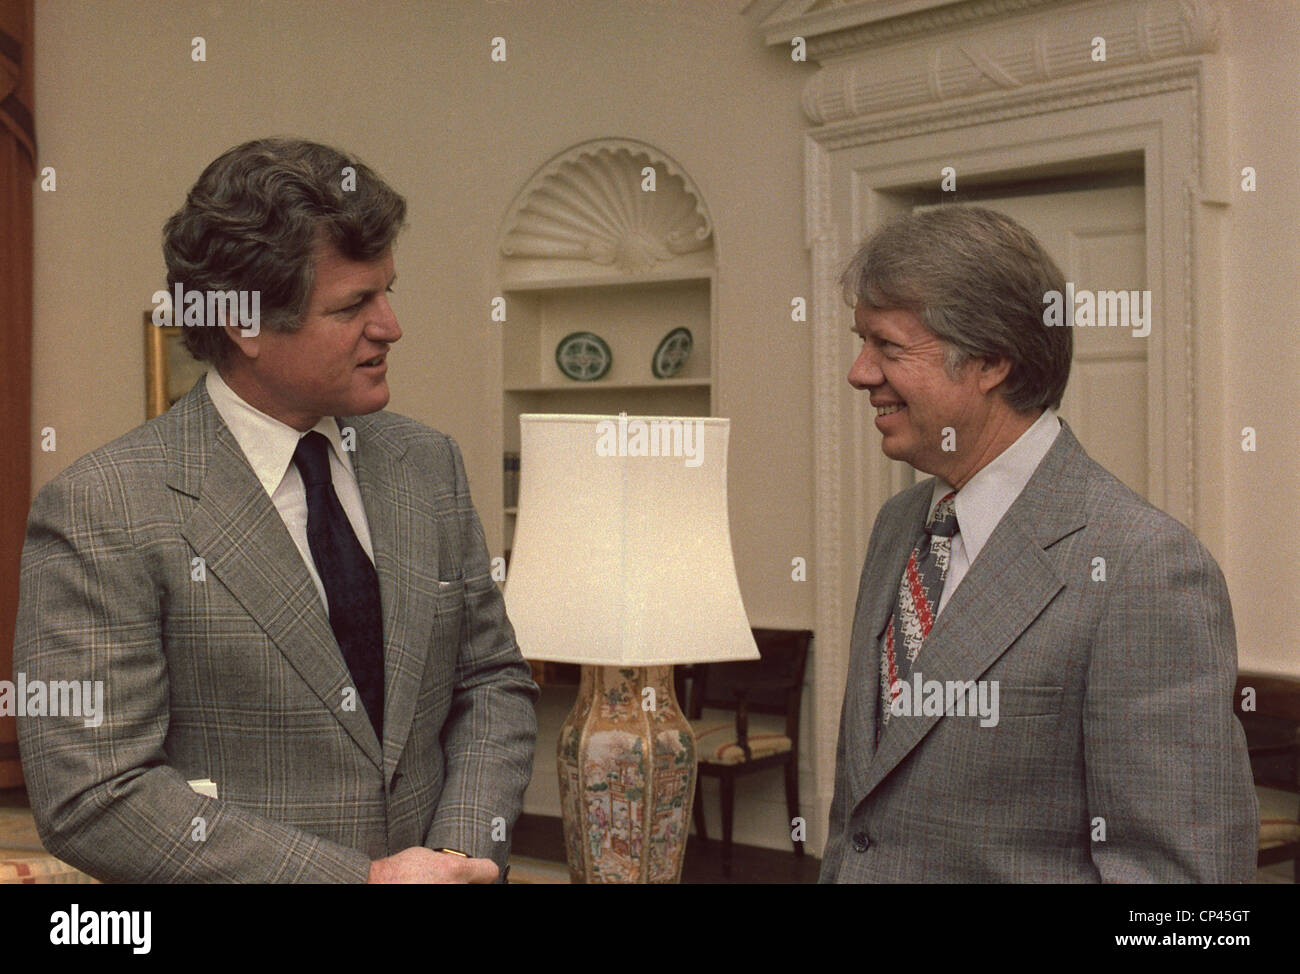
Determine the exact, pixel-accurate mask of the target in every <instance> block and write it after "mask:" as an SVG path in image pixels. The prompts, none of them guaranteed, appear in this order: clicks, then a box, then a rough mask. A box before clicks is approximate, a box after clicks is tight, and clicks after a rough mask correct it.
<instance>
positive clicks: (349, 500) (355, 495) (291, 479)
mask: <svg viewBox="0 0 1300 974" xmlns="http://www.w3.org/2000/svg"><path fill="white" fill-rule="evenodd" d="M206 381H207V384H208V396H209V397H211V399H212V405H214V406H216V407H217V412H218V413H220V414H221V418H222V419H223V420H224V421H225V423H226V425H227V426H228V427H230V432H231V433H232V434H234V437H235V442H236V443H238V444H239V448H240V449H241V450H243V451H244V457H245V458H246V459H247V460H248V463H249V466H251V467H252V468H253V473H254V474H256V475H257V479H258V480H260V481H261V482H262V486H263V487H264V488H266V493H267V496H269V497H270V498H271V503H272V504H274V505H275V509H276V510H277V511H279V512H280V519H281V520H282V521H284V526H285V527H286V528H288V529H289V536H290V537H292V538H293V543H294V544H296V545H297V546H298V553H299V554H301V555H302V560H303V563H304V564H305V565H306V566H307V572H308V573H309V574H310V575H311V580H312V581H313V582H315V583H316V591H318V592H319V593H320V599H321V602H322V603H324V605H325V611H326V612H328V611H329V599H328V598H326V596H325V585H324V584H323V583H322V582H321V580H320V575H319V574H318V573H317V571H316V562H315V561H313V560H312V556H311V545H310V544H309V543H308V541H307V490H306V488H305V487H304V486H303V482H302V474H300V473H299V472H298V467H297V465H296V464H294V462H293V454H294V451H295V450H296V449H298V440H300V439H301V438H302V437H304V436H306V435H307V433H299V432H298V431H297V430H296V429H294V428H293V427H292V426H289V425H287V424H286V423H282V422H280V421H279V420H278V419H275V418H273V417H271V416H268V415H267V414H266V413H264V412H262V411H261V410H260V409H254V408H253V407H252V406H250V405H249V404H248V403H246V402H244V400H243V399H241V398H239V396H238V394H236V393H235V391H234V390H233V389H231V388H230V386H228V385H226V383H225V381H224V380H223V379H222V378H221V376H220V375H219V374H217V370H216V369H209V370H208V374H207V380H206ZM313 431H314V432H317V433H321V434H322V435H324V437H325V439H327V440H329V442H330V447H331V449H330V454H329V456H330V477H331V479H332V480H333V481H334V493H335V494H337V495H338V499H339V504H340V506H342V508H343V513H345V514H346V515H347V516H348V521H350V522H351V524H352V530H353V531H354V532H355V533H356V536H357V540H358V541H360V542H361V547H362V548H363V549H365V552H366V555H367V557H369V558H370V560H371V562H373V561H374V560H375V552H374V549H373V548H372V547H371V543H370V523H369V522H368V521H367V520H366V509H365V507H364V505H362V503H361V488H360V487H359V486H358V485H357V477H356V474H355V473H353V471H352V459H351V457H349V456H348V453H347V451H346V450H344V449H343V437H342V436H341V435H340V433H339V424H338V421H337V420H335V419H334V417H333V416H323V417H321V420H320V422H319V423H317V424H316V425H315V426H314V427H312V429H310V430H308V431H307V432H308V433H310V432H313Z"/></svg>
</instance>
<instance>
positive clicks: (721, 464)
mask: <svg viewBox="0 0 1300 974" xmlns="http://www.w3.org/2000/svg"><path fill="white" fill-rule="evenodd" d="M519 425H520V434H521V441H520V461H519V467H520V492H519V514H518V521H517V523H516V526H515V536H514V545H513V549H512V553H511V559H510V570H509V574H508V576H507V580H506V592H505V600H506V610H507V612H508V613H509V615H510V621H511V623H513V625H514V627H515V634H516V637H517V639H518V642H519V647H520V649H521V650H522V652H523V654H524V656H525V657H526V658H528V659H533V660H550V661H556V662H567V663H586V664H591V665H598V666H663V665H669V664H673V663H689V662H710V661H719V660H738V659H757V658H758V656H759V653H758V648H757V646H755V644H754V637H753V634H752V633H751V632H750V627H749V620H748V618H747V617H746V615H745V607H744V604H743V603H742V601H741V598H740V586H739V585H738V584H737V582H736V567H735V562H734V561H733V559H732V554H731V531H730V527H729V525H728V520H727V437H728V433H729V430H730V420H727V419H716V418H694V417H680V416H626V415H619V416H571V415H555V414H525V415H523V416H520V417H519Z"/></svg>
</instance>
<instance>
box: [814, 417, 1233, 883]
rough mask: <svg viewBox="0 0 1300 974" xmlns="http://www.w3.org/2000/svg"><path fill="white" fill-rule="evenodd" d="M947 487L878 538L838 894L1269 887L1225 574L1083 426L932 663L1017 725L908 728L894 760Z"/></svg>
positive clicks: (1057, 447)
mask: <svg viewBox="0 0 1300 974" xmlns="http://www.w3.org/2000/svg"><path fill="white" fill-rule="evenodd" d="M932 487H933V481H932V480H930V481H926V482H924V483H921V484H918V485H916V486H914V487H911V488H909V489H908V490H905V491H903V492H902V493H901V494H898V495H897V496H895V497H894V498H892V499H891V500H890V501H889V502H888V503H886V504H885V506H884V507H883V508H882V509H881V511H880V515H879V517H877V519H876V524H875V528H874V529H873V531H872V536H871V542H870V545H869V547H868V550H867V558H866V564H865V566H864V568H863V572H862V585H861V588H860V591H859V595H858V604H857V615H856V618H855V620H854V626H853V637H852V650H851V652H852V655H851V660H850V664H849V674H848V686H847V689H846V691H845V695H844V706H843V711H842V714H841V726H840V739H839V747H838V753H837V770H836V779H835V796H834V799H833V803H832V808H831V815H830V831H829V840H828V843H827V846H826V850H825V853H824V858H823V864H822V872H821V879H822V881H823V882H826V881H839V882H1097V881H1156V882H1168V881H1188V880H1196V881H1207V882H1230V881H1246V880H1250V879H1252V878H1253V876H1254V862H1255V848H1256V836H1257V834H1258V818H1257V814H1258V812H1257V808H1256V799H1255V792H1254V788H1253V786H1252V779H1251V773H1250V767H1249V764H1248V762H1247V758H1246V746H1245V739H1244V735H1243V734H1242V731H1241V727H1240V725H1239V723H1238V722H1237V720H1236V718H1235V717H1234V716H1233V713H1232V693H1233V684H1234V681H1235V678H1236V642H1235V639H1234V635H1233V626H1232V609H1231V606H1230V605H1229V602H1228V592H1227V588H1226V586H1225V584H1224V581H1223V576H1222V575H1221V573H1220V572H1219V569H1218V566H1217V565H1216V564H1215V563H1214V560H1213V559H1212V558H1211V556H1210V554H1209V553H1208V552H1207V551H1206V550H1205V548H1204V547H1203V546H1202V545H1201V544H1200V542H1199V541H1197V540H1196V538H1195V537H1193V535H1192V534H1191V532H1190V531H1188V530H1187V529H1186V528H1185V527H1183V526H1182V525H1181V524H1179V523H1178V522H1177V521H1175V520H1173V519H1172V518H1170V517H1169V516H1167V515H1165V514H1163V513H1161V512H1160V511H1158V510H1156V509H1155V508H1153V507H1152V506H1151V505H1149V504H1148V503H1146V502H1145V501H1144V500H1142V499H1141V498H1140V497H1138V496H1137V495H1136V494H1135V493H1133V491H1131V490H1129V489H1128V488H1127V487H1125V486H1124V485H1123V484H1121V483H1120V482H1119V481H1118V480H1116V479H1115V478H1114V477H1113V476H1111V475H1110V474H1109V473H1107V472H1106V471H1105V470H1104V469H1102V468H1101V467H1100V466H1099V465H1098V464H1097V463H1095V462H1094V461H1093V460H1092V459H1091V458H1089V457H1088V455H1087V454H1086V453H1085V452H1084V451H1083V448H1082V447H1081V446H1080V445H1079V443H1078V441H1077V440H1076V439H1075V437H1074V435H1073V434H1072V433H1071V432H1070V430H1069V428H1068V427H1065V426H1064V425H1063V428H1062V430H1061V433H1060V435H1059V436H1058V437H1057V440H1056V442H1055V443H1054V444H1053V445H1052V448H1051V450H1050V451H1049V452H1048V454H1047V456H1046V457H1045V458H1044V459H1043V461H1042V463H1041V464H1040V465H1039V467H1038V469H1037V470H1036V471H1035V472H1034V475H1033V477H1032V478H1031V479H1030V481H1029V483H1028V484H1027V485H1026V487H1025V489H1024V491H1023V493H1022V494H1021V495H1020V497H1019V498H1018V499H1017V500H1016V501H1015V503H1014V504H1012V506H1011V508H1010V509H1009V510H1008V511H1007V513H1006V516H1005V517H1004V518H1003V519H1002V521H1001V523H999V524H998V526H997V528H996V530H995V531H994V532H993V534H992V536H991V537H990V538H989V540H988V543H987V544H986V546H985V547H984V549H983V550H982V551H981V552H980V554H979V556H978V557H977V558H976V559H975V562H974V563H973V564H972V565H971V567H970V571H969V573H968V574H967V575H966V577H965V578H964V579H963V580H962V582H961V584H960V585H959V586H958V587H957V589H956V590H955V591H954V592H953V594H952V596H951V597H950V599H949V601H948V603H947V605H946V606H945V607H944V610H943V613H942V614H941V615H940V616H939V618H938V620H937V621H936V623H935V626H934V629H933V630H932V631H931V632H930V635H929V637H928V638H927V639H926V642H925V644H924V646H922V648H921V652H920V654H919V655H918V656H917V658H916V662H915V663H914V665H913V672H915V673H920V674H922V675H923V677H924V679H925V680H927V681H928V680H931V679H934V680H939V681H948V680H962V681H966V680H989V681H992V680H996V681H998V684H999V694H1000V699H999V709H1000V714H999V721H998V723H997V724H996V726H991V727H982V726H980V723H981V722H980V720H979V719H978V718H974V717H964V716H955V715H953V716H904V717H895V718H893V719H891V721H890V722H889V724H888V725H887V727H886V729H885V732H884V733H883V734H882V736H881V743H880V747H879V749H878V750H877V749H876V748H875V747H874V745H873V742H874V740H875V737H876V702H877V696H878V694H879V692H880V691H879V685H880V677H879V672H880V670H879V666H880V662H879V647H880V637H881V635H882V634H883V633H884V630H885V626H886V624H887V623H888V621H889V617H890V614H891V612H892V610H893V601H894V597H895V593H896V591H897V588H898V580H899V578H900V576H901V575H902V571H903V566H904V564H905V563H906V561H907V558H908V555H909V553H910V551H911V547H912V544H913V542H914V541H915V539H916V537H917V535H918V534H919V532H920V530H921V526H922V524H923V523H924V520H925V517H926V514H927V508H928V506H929V502H930V497H931V490H932ZM1097 558H1104V559H1105V581H1096V580H1094V574H1095V569H1096V567H1097V566H1098V565H1099V564H1100V563H1098V562H1094V559H1097ZM1103 829H1104V832H1103V831H1102V830H1103ZM1103 835H1104V838H1103Z"/></svg>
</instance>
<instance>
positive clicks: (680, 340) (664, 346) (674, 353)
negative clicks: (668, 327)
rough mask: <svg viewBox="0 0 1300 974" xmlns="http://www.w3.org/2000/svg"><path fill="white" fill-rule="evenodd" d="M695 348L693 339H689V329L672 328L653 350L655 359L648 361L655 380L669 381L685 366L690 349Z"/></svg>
mask: <svg viewBox="0 0 1300 974" xmlns="http://www.w3.org/2000/svg"><path fill="white" fill-rule="evenodd" d="M694 347H695V339H694V338H692V337H691V330H690V329H689V328H674V329H673V330H672V331H670V332H669V333H668V334H667V335H665V336H664V338H663V341H661V342H660V343H659V347H658V348H656V349H655V357H654V358H653V359H651V361H650V369H651V371H652V372H654V374H655V378H656V379H671V378H672V377H673V376H675V375H676V374H677V373H678V372H680V371H681V370H682V369H683V368H684V367H685V366H686V360H687V359H688V358H690V357H691V349H692V348H694Z"/></svg>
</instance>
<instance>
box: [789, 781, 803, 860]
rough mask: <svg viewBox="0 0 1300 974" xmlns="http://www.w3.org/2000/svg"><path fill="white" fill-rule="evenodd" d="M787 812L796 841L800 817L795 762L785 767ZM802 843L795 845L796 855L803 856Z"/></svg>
mask: <svg viewBox="0 0 1300 974" xmlns="http://www.w3.org/2000/svg"><path fill="white" fill-rule="evenodd" d="M785 811H786V814H787V815H788V816H789V819H790V833H791V835H790V839H791V841H792V842H793V841H794V820H795V819H796V818H798V817H799V769H798V767H796V766H795V762H794V761H788V762H786V765H785ZM803 846H804V844H803V843H802V842H795V843H794V854H795V855H796V856H802V855H803Z"/></svg>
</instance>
